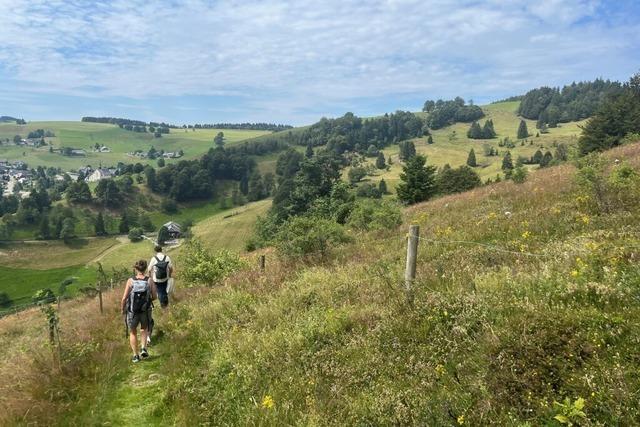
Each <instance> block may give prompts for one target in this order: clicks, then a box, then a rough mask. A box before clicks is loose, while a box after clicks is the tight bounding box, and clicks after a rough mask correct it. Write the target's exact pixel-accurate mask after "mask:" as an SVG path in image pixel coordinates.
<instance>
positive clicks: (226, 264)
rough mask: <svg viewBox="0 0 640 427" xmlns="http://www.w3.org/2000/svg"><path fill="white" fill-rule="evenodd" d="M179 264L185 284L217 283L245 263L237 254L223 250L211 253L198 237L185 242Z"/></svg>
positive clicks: (211, 284) (209, 284)
mask: <svg viewBox="0 0 640 427" xmlns="http://www.w3.org/2000/svg"><path fill="white" fill-rule="evenodd" d="M181 264H182V265H183V271H182V272H181V274H180V277H181V279H182V280H183V281H184V282H185V283H186V286H196V285H206V286H213V285H217V284H219V283H220V282H221V281H222V280H223V279H224V278H225V277H227V276H228V275H229V274H231V273H233V272H234V271H237V270H239V269H240V268H242V267H244V265H245V263H244V261H242V260H241V259H240V257H239V256H238V255H237V254H234V253H232V252H229V251H225V250H222V251H218V252H216V253H212V252H210V251H208V250H207V249H205V248H204V247H203V246H202V242H200V240H198V239H190V240H188V241H187V243H185V245H184V250H183V253H182V256H181Z"/></svg>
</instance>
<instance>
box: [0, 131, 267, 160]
mask: <svg viewBox="0 0 640 427" xmlns="http://www.w3.org/2000/svg"><path fill="white" fill-rule="evenodd" d="M36 129H44V130H51V131H53V132H54V133H55V137H52V138H45V141H46V142H47V143H51V144H52V145H53V147H54V148H61V147H72V148H77V149H83V150H85V151H86V152H87V155H86V156H77V157H68V156H63V155H61V154H60V153H50V152H49V147H48V146H45V147H40V148H35V147H27V146H15V145H12V144H10V145H7V144H6V143H4V144H2V145H0V158H2V159H8V160H11V161H16V160H22V161H24V162H26V163H27V164H28V165H29V166H30V167H35V166H46V167H49V166H52V167H60V168H62V169H63V170H75V169H78V168H80V167H82V166H86V165H92V166H93V167H98V166H99V165H100V164H102V165H103V166H115V165H116V164H117V163H118V162H123V163H136V162H140V163H142V164H153V165H155V163H156V160H148V159H139V158H137V157H130V156H128V155H127V153H129V152H132V151H135V150H142V151H144V152H147V151H148V150H149V149H150V148H151V146H153V147H155V148H156V150H158V151H159V150H164V151H165V152H177V151H179V150H183V151H184V157H183V158H182V159H195V158H198V157H200V156H202V155H203V154H204V153H206V152H207V150H209V148H211V147H212V146H213V138H214V137H215V136H216V134H217V133H218V132H223V133H224V135H225V144H227V145H233V144H236V143H237V142H239V141H243V140H245V139H249V138H254V137H257V136H261V135H266V134H270V133H271V132H268V131H254V130H233V129H196V130H195V131H194V130H190V129H187V130H185V129H171V133H169V134H165V135H163V136H162V137H161V138H154V136H153V135H152V134H150V133H138V132H132V131H127V130H124V129H120V128H119V127H118V126H116V125H111V124H104V123H88V122H61V121H42V122H29V123H27V124H26V125H16V124H15V123H0V140H3V141H4V140H6V139H7V138H8V139H9V140H10V141H12V140H13V137H14V136H15V135H20V136H22V137H23V138H26V136H27V135H28V133H29V132H31V131H34V130H36ZM95 144H100V145H105V146H107V147H109V149H111V152H110V153H96V152H93V151H92V150H93V147H94V146H95ZM178 160H179V159H166V161H167V162H168V163H170V162H175V161H178Z"/></svg>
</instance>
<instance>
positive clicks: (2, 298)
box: [0, 292, 13, 308]
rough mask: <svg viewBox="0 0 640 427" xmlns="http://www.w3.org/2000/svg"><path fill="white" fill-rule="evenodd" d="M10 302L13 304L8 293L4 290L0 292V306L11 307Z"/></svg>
mask: <svg viewBox="0 0 640 427" xmlns="http://www.w3.org/2000/svg"><path fill="white" fill-rule="evenodd" d="M11 304H13V301H11V297H10V296H9V294H8V293H6V292H0V307H1V308H8V307H11Z"/></svg>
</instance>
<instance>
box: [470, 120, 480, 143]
mask: <svg viewBox="0 0 640 427" xmlns="http://www.w3.org/2000/svg"><path fill="white" fill-rule="evenodd" d="M467 137H468V138H470V139H482V128H481V127H480V125H479V124H478V122H475V121H474V122H473V123H471V127H470V128H469V130H468V131H467Z"/></svg>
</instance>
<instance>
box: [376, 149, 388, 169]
mask: <svg viewBox="0 0 640 427" xmlns="http://www.w3.org/2000/svg"><path fill="white" fill-rule="evenodd" d="M376 167H377V168H378V169H384V168H386V167H387V163H386V162H385V161H384V153H383V152H382V151H379V152H378V158H377V159H376Z"/></svg>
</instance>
